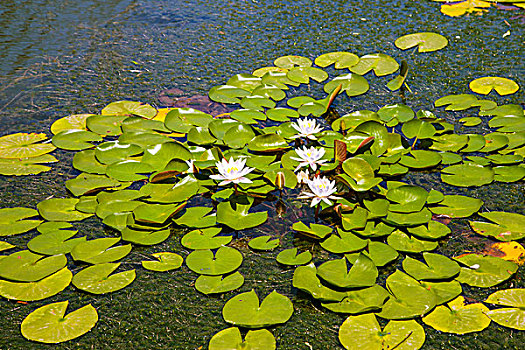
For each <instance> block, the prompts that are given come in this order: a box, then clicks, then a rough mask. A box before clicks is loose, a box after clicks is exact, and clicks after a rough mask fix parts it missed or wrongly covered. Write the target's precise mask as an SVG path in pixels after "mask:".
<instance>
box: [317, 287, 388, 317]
mask: <svg viewBox="0 0 525 350" xmlns="http://www.w3.org/2000/svg"><path fill="white" fill-rule="evenodd" d="M388 296H389V294H388V292H387V291H386V290H385V289H384V288H383V287H381V286H378V285H377V284H375V285H373V286H372V287H369V288H363V289H357V290H352V291H349V292H346V296H345V298H344V299H343V300H341V301H340V302H338V303H323V304H322V305H323V306H324V307H325V308H327V309H328V310H330V311H332V312H337V313H344V314H360V313H364V312H370V311H377V310H380V309H381V307H382V306H383V304H384V303H385V300H386V299H387V298H388Z"/></svg>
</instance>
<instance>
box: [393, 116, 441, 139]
mask: <svg viewBox="0 0 525 350" xmlns="http://www.w3.org/2000/svg"><path fill="white" fill-rule="evenodd" d="M401 131H402V132H403V134H404V135H405V136H406V137H408V138H409V139H413V138H417V139H428V138H430V137H432V136H434V135H435V133H436V128H435V127H434V125H432V123H429V122H427V121H424V120H421V119H412V120H409V121H408V122H406V123H404V124H403V126H402V127H401Z"/></svg>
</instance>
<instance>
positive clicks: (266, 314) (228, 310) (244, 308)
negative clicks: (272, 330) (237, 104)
mask: <svg viewBox="0 0 525 350" xmlns="http://www.w3.org/2000/svg"><path fill="white" fill-rule="evenodd" d="M292 314H293V304H292V302H291V301H290V299H288V298H287V297H286V296H284V295H281V294H279V293H277V292H276V291H273V292H271V293H270V294H269V295H268V296H267V297H266V298H264V300H263V301H262V303H261V304H260V305H259V298H258V297H257V294H255V291H254V290H253V289H252V290H251V291H250V292H246V293H241V294H238V295H236V296H234V297H233V298H231V299H230V300H228V301H227V302H226V304H225V305H224V307H223V309H222V316H223V317H224V320H225V321H226V322H228V323H231V324H233V325H236V326H240V327H245V328H261V327H268V326H273V325H275V324H279V323H285V322H286V321H288V320H289V319H290V317H292Z"/></svg>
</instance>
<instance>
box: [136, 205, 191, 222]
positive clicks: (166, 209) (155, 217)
mask: <svg viewBox="0 0 525 350" xmlns="http://www.w3.org/2000/svg"><path fill="white" fill-rule="evenodd" d="M185 205H186V203H182V204H149V203H147V204H142V205H139V206H138V207H136V208H135V209H134V210H133V216H134V217H135V220H136V221H141V222H145V223H148V224H149V223H152V224H163V223H165V222H166V221H167V220H168V219H169V218H171V217H172V216H173V215H175V214H177V213H178V212H179V211H180V210H182V209H183V208H184V206H185Z"/></svg>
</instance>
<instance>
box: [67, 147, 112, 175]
mask: <svg viewBox="0 0 525 350" xmlns="http://www.w3.org/2000/svg"><path fill="white" fill-rule="evenodd" d="M73 167H74V168H75V169H77V170H80V171H82V172H85V173H90V174H99V175H104V174H105V173H106V167H107V165H105V164H102V163H100V162H99V161H98V160H97V158H96V157H95V151H94V150H92V149H89V150H84V151H80V152H77V153H75V155H74V156H73Z"/></svg>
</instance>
